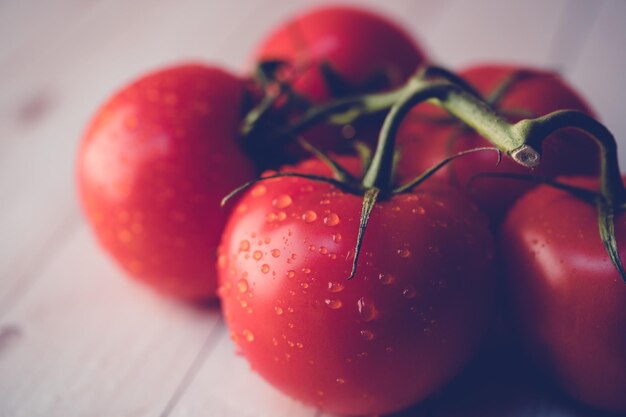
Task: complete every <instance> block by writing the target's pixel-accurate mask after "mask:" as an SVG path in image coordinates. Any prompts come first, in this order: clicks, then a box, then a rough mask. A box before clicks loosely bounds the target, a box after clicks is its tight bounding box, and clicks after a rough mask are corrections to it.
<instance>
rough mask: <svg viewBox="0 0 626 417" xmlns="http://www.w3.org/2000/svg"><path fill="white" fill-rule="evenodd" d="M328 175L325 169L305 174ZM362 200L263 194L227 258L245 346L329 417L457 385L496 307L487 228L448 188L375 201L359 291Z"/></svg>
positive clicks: (274, 183) (228, 284) (271, 185)
mask: <svg viewBox="0 0 626 417" xmlns="http://www.w3.org/2000/svg"><path fill="white" fill-rule="evenodd" d="M298 169H299V170H300V171H305V172H308V173H317V174H319V173H326V174H328V172H327V170H326V169H324V168H321V163H320V162H318V161H309V162H306V163H305V164H303V165H302V166H300V167H299V168H298ZM361 205H362V197H361V196H357V195H353V194H348V193H346V192H343V191H340V190H339V189H337V188H335V187H333V186H331V185H328V184H326V183H319V182H311V181H309V180H306V179H302V178H280V179H271V180H267V181H265V182H262V183H259V184H257V185H255V186H254V187H253V188H252V189H251V190H250V191H249V192H247V193H246V194H245V195H244V196H243V197H242V199H241V200H240V202H239V204H238V205H237V206H236V207H235V208H234V210H233V211H232V213H233V214H232V216H231V218H230V219H229V221H228V223H227V226H226V229H225V231H224V235H223V240H222V243H221V245H220V250H219V258H218V271H219V276H220V284H221V287H220V291H219V293H220V296H221V299H222V307H223V310H224V315H225V319H226V322H227V323H228V325H229V327H230V330H231V335H232V338H233V340H234V341H235V343H236V344H237V345H238V348H239V349H240V351H241V352H242V353H243V355H244V356H245V357H246V358H247V360H248V361H249V362H250V364H251V365H252V368H253V369H254V370H256V371H257V372H258V373H260V374H261V375H262V376H263V377H264V378H265V379H267V380H268V381H269V382H270V383H272V384H273V385H274V386H276V387H277V388H279V389H281V390H282V391H284V392H285V393H287V394H288V395H290V396H292V397H294V398H296V399H298V400H300V401H303V402H305V403H307V404H312V405H316V406H318V407H320V408H322V409H324V410H327V411H332V412H337V413H344V414H350V415H354V414H359V415H361V414H365V415H371V414H378V413H387V412H391V411H394V410H398V409H401V408H404V407H406V406H408V405H410V404H412V403H414V402H416V401H418V400H420V399H423V398H425V397H426V396H428V395H429V394H431V393H432V392H433V391H435V390H436V389H438V388H439V387H441V386H442V385H443V384H444V383H446V382H447V381H448V380H450V379H451V378H452V377H453V376H454V375H455V374H456V373H457V372H458V371H459V369H460V368H461V367H462V366H463V365H464V364H465V363H466V361H467V360H468V358H469V357H470V356H471V355H472V353H473V352H474V350H475V348H476V346H477V344H478V342H479V339H480V336H481V334H482V332H483V330H484V328H485V325H486V321H487V318H488V316H489V312H490V310H491V301H492V297H493V294H492V290H493V275H492V257H493V246H492V238H491V236H490V232H489V228H488V225H487V221H486V219H485V218H484V216H483V214H482V213H481V212H479V211H478V210H477V209H476V208H475V206H474V205H472V204H471V203H470V202H469V201H468V200H466V199H465V198H463V197H462V196H460V195H459V193H454V192H451V191H450V190H449V189H448V188H435V187H433V186H430V187H427V186H426V185H425V184H424V187H420V188H419V189H416V190H415V191H414V192H412V193H409V194H403V195H397V196H393V197H391V198H389V199H387V200H384V201H380V202H378V203H376V206H375V207H374V209H373V211H372V214H371V217H370V221H369V225H368V227H367V230H366V232H365V236H364V241H363V246H362V251H361V256H360V258H359V263H358V270H357V274H356V276H355V277H354V278H353V279H352V280H350V281H348V280H346V277H348V276H349V274H350V270H351V264H352V259H353V256H354V246H355V242H356V237H357V231H358V227H359V215H360V212H361Z"/></svg>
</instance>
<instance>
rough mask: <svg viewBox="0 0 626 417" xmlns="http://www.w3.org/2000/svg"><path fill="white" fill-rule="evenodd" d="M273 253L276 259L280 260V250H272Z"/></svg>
mask: <svg viewBox="0 0 626 417" xmlns="http://www.w3.org/2000/svg"><path fill="white" fill-rule="evenodd" d="M271 253H272V256H273V257H274V258H278V257H279V256H280V250H278V249H272V252H271Z"/></svg>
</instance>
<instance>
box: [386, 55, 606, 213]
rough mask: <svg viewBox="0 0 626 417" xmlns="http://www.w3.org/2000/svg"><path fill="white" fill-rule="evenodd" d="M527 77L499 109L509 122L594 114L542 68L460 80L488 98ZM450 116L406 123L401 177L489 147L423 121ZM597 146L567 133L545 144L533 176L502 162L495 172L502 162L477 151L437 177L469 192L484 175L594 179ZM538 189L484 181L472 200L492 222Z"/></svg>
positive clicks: (486, 70) (418, 112) (484, 70)
mask: <svg viewBox="0 0 626 417" xmlns="http://www.w3.org/2000/svg"><path fill="white" fill-rule="evenodd" d="M519 72H524V73H526V74H525V75H524V76H523V77H522V78H520V79H518V80H517V81H515V82H513V83H512V85H511V86H510V87H509V89H508V90H507V91H506V92H505V93H504V95H503V96H502V98H501V99H500V101H499V102H498V103H497V104H496V107H497V109H498V110H499V111H500V112H501V113H503V114H504V116H505V117H506V118H507V119H508V120H509V121H518V120H520V119H522V118H529V117H537V116H541V115H544V114H547V113H550V112H552V111H555V110H560V109H571V110H579V111H583V112H585V113H587V114H591V115H593V113H592V112H591V110H590V109H589V107H588V106H587V104H586V103H585V102H584V101H583V99H582V98H581V97H580V96H579V95H578V94H576V92H574V90H572V88H571V87H569V86H568V85H567V84H566V83H565V82H564V81H563V80H562V79H561V78H559V77H558V76H557V75H556V74H555V73H553V72H547V71H542V70H538V69H532V68H525V67H516V66H505V65H482V66H477V67H473V68H469V69H466V70H464V71H461V73H460V75H461V76H462V77H463V78H464V79H466V80H467V81H468V82H469V83H470V84H471V85H473V86H474V87H475V88H476V89H477V90H478V91H479V92H480V93H481V94H483V95H484V96H485V97H489V96H490V95H491V94H492V93H493V92H494V91H495V90H496V89H497V87H498V86H499V85H501V84H502V83H503V82H504V81H505V80H506V79H507V78H509V77H512V76H514V74H516V73H519ZM425 117H426V118H429V117H430V118H433V117H439V118H441V117H446V116H445V113H443V112H442V111H437V110H433V109H432V108H425V106H418V107H416V108H415V109H414V110H413V111H412V112H411V113H410V114H409V115H408V116H407V120H406V121H405V122H404V123H403V125H402V126H401V128H400V131H399V133H398V137H397V140H398V148H399V149H400V161H399V164H398V172H399V173H400V175H401V176H404V175H406V173H409V174H411V175H412V174H413V173H415V172H422V171H423V170H424V169H426V168H428V167H430V166H432V165H434V164H435V163H436V162H438V161H440V160H441V159H443V158H444V157H445V156H447V155H450V154H453V153H457V152H460V151H462V150H466V149H471V148H475V147H481V146H490V145H489V142H487V141H486V140H485V139H483V138H482V137H480V136H479V135H478V134H476V133H474V132H472V131H469V130H466V129H463V128H461V127H460V125H458V124H456V125H454V124H450V123H448V124H447V125H442V124H441V123H439V124H438V123H434V122H428V121H425V120H424V118H425ZM597 161H598V157H597V147H596V144H595V143H594V142H593V141H592V140H589V139H588V138H587V137H586V136H585V135H584V134H583V133H580V132H578V131H575V130H563V131H560V132H557V133H556V134H554V135H552V137H551V138H550V139H549V140H547V141H546V142H545V145H544V148H543V156H542V162H541V165H540V166H539V167H538V168H536V169H535V170H534V171H530V170H529V169H527V168H524V167H522V166H521V165H518V164H517V163H515V162H514V161H513V160H511V159H509V158H506V157H505V158H503V159H502V162H501V163H500V165H499V166H498V167H496V162H497V157H496V155H495V154H493V153H491V152H478V153H474V154H471V155H467V156H465V157H463V158H460V159H458V160H456V161H455V162H453V163H452V164H450V165H449V166H448V167H447V168H445V169H443V170H441V171H440V173H439V174H438V175H440V176H447V177H448V178H449V180H450V181H451V182H452V183H454V184H457V185H460V186H462V187H463V188H465V187H466V186H467V184H468V182H469V181H470V179H471V178H472V177H474V176H475V175H476V174H477V173H479V172H512V173H525V174H529V173H531V172H533V173H534V174H535V175H543V176H547V177H554V176H556V175H563V174H594V173H596V172H597V170H598V164H597ZM532 186H533V185H531V184H530V183H525V182H522V181H515V180H503V179H480V180H477V181H475V182H474V183H473V187H472V190H471V192H470V195H471V197H472V199H474V200H475V201H476V202H477V203H478V204H479V205H480V206H481V207H482V208H483V209H485V210H486V211H487V213H488V214H489V215H490V217H491V218H494V219H500V218H502V217H503V216H504V214H505V212H506V210H507V208H508V207H510V206H511V204H512V203H513V202H514V201H515V200H516V199H517V198H518V197H519V196H520V195H522V194H523V193H525V192H526V191H528V190H529V189H530V188H532Z"/></svg>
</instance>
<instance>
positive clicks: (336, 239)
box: [333, 233, 342, 243]
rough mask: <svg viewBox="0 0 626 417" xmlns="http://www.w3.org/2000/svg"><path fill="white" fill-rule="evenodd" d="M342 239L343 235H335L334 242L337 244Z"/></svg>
mask: <svg viewBox="0 0 626 417" xmlns="http://www.w3.org/2000/svg"><path fill="white" fill-rule="evenodd" d="M341 238H342V236H341V233H335V234H334V235H333V242H336V243H338V242H341Z"/></svg>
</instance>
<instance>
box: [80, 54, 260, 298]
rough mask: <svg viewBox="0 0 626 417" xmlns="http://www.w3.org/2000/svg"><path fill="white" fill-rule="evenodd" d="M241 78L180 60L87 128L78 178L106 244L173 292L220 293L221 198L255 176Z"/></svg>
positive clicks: (116, 100)
mask: <svg viewBox="0 0 626 417" xmlns="http://www.w3.org/2000/svg"><path fill="white" fill-rule="evenodd" d="M243 94H244V81H243V80H241V79H239V78H237V77H235V76H233V75H231V74H229V73H227V72H225V71H223V70H221V69H219V68H216V67H209V66H205V65H202V64H192V63H190V64H182V65H177V66H172V67H169V68H165V69H161V70H159V71H156V72H153V73H150V74H147V75H145V76H144V77H142V78H140V79H139V80H136V81H134V82H132V83H130V84H129V85H127V86H125V87H124V88H122V89H120V90H119V91H118V92H117V93H115V94H114V95H113V96H112V97H111V98H110V99H109V100H108V101H107V102H106V103H105V104H104V105H103V106H102V107H101V108H100V109H99V110H98V112H97V113H96V115H95V116H94V117H93V119H92V120H91V122H90V124H89V125H88V127H87V129H86V131H85V133H84V135H83V137H82V140H81V143H80V148H79V151H78V155H77V161H76V164H77V165H76V178H77V186H78V192H79V199H80V202H81V205H82V208H83V212H84V214H85V217H86V219H87V221H88V223H89V225H90V226H91V228H92V230H93V232H94V234H95V236H96V238H97V239H98V241H99V243H100V245H101V246H102V247H103V248H104V249H105V250H106V251H107V252H108V253H109V254H110V255H111V257H112V258H113V259H114V260H115V261H116V262H117V263H118V264H119V265H120V266H121V267H122V268H123V269H124V270H125V271H126V272H127V273H128V274H129V275H130V276H132V277H133V278H135V279H137V280H139V281H141V282H143V283H146V284H148V285H150V286H151V287H152V288H154V289H156V290H158V291H160V292H162V293H164V294H166V295H170V296H174V297H179V298H185V299H205V298H213V297H215V289H216V273H215V266H214V264H215V250H216V247H217V244H218V241H219V238H220V233H221V230H222V229H223V225H224V222H225V220H226V217H227V215H228V212H227V210H224V209H221V208H220V206H219V202H220V199H221V198H222V197H223V196H224V195H225V194H226V193H228V192H229V191H230V190H232V189H233V188H234V187H236V186H237V185H239V184H241V183H242V182H245V181H247V180H250V179H251V178H253V177H254V176H255V170H254V167H253V166H252V163H251V162H249V160H248V158H247V157H246V156H245V155H244V153H243V152H242V151H241V150H240V149H239V147H238V144H237V143H236V139H237V135H238V130H237V129H238V125H239V123H240V114H241V105H242V97H243Z"/></svg>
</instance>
